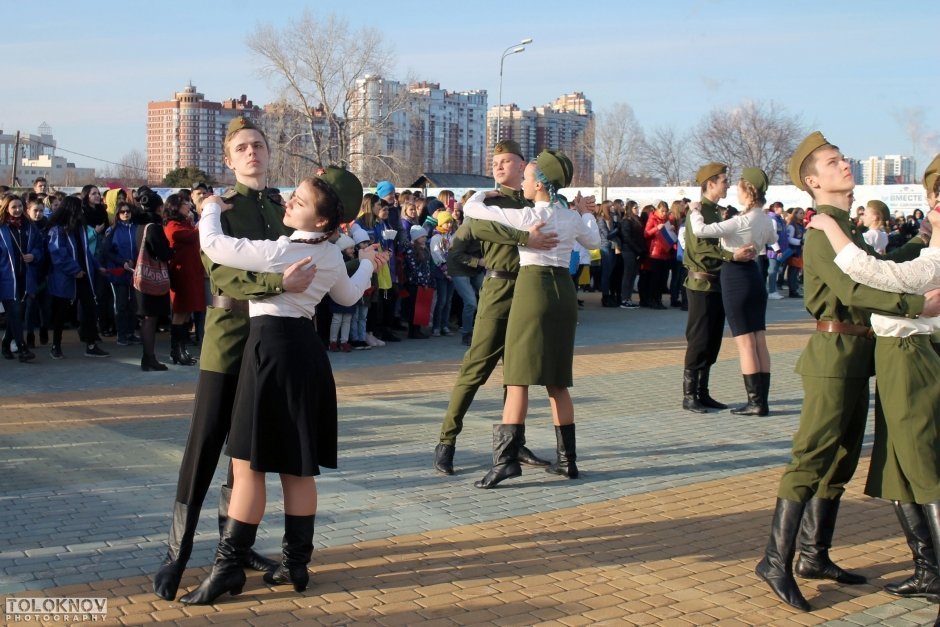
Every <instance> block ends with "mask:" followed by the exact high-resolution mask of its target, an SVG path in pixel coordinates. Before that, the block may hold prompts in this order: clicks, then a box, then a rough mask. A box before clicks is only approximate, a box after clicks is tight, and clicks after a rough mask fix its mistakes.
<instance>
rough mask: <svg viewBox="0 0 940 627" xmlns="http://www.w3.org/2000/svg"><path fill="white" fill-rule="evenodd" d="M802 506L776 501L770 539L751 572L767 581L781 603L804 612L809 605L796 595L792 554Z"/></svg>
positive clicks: (796, 588)
mask: <svg viewBox="0 0 940 627" xmlns="http://www.w3.org/2000/svg"><path fill="white" fill-rule="evenodd" d="M803 507H804V504H803V503H800V502H799V501H788V500H786V499H781V498H778V499H777V507H776V509H775V510H774V520H773V523H771V525H770V540H769V541H768V542H767V549H766V551H765V552H764V558H763V559H762V560H761V561H760V562H758V564H757V568H755V569H754V573H755V574H756V575H757V576H758V577H760V578H761V579H763V580H764V581H766V582H767V585H769V586H770V589H771V590H773V592H774V594H776V595H777V596H778V597H779V598H780V600H781V601H783V602H784V603H786V604H787V605H790V606H792V607H795V608H796V609H798V610H803V611H804V612H808V611H809V610H810V606H809V603H807V602H806V599H805V598H804V597H803V593H802V592H800V588H799V586H797V585H796V579H794V578H793V568H792V564H793V555H794V553H795V552H796V536H797V534H798V533H799V532H800V520H801V519H802V518H803Z"/></svg>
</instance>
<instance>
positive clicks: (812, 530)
mask: <svg viewBox="0 0 940 627" xmlns="http://www.w3.org/2000/svg"><path fill="white" fill-rule="evenodd" d="M838 515H839V499H821V498H817V497H813V498H811V499H810V500H809V502H808V503H807V504H806V511H805V512H804V514H803V524H802V525H801V526H800V540H799V542H800V559H798V560H797V561H796V568H795V570H796V574H797V575H799V576H800V577H803V578H805V579H831V580H832V581H836V582H838V583H844V584H849V585H858V584H863V583H865V582H866V581H868V580H867V579H866V578H865V577H864V576H863V575H857V574H855V573H850V572H847V571H845V570H842V569H841V568H839V567H838V566H836V565H835V563H833V561H832V560H831V559H830V558H829V549H831V548H832V534H833V533H835V530H836V517H837V516H838Z"/></svg>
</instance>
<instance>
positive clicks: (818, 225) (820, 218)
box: [806, 213, 838, 231]
mask: <svg viewBox="0 0 940 627" xmlns="http://www.w3.org/2000/svg"><path fill="white" fill-rule="evenodd" d="M836 226H838V225H837V224H836V221H835V220H834V219H833V218H832V216H827V215H826V214H825V213H817V214H815V215H814V216H813V217H812V218H811V219H810V221H809V222H807V223H806V228H808V229H816V230H818V231H825V230H826V228H828V227H836Z"/></svg>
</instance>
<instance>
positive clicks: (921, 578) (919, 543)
mask: <svg viewBox="0 0 940 627" xmlns="http://www.w3.org/2000/svg"><path fill="white" fill-rule="evenodd" d="M894 513H895V514H897V516H898V522H900V523H901V529H903V530H904V537H905V538H907V546H909V547H911V553H912V554H913V556H914V574H913V575H911V576H910V577H908V578H907V579H905V580H904V581H902V582H900V583H889V584H888V585H886V586H885V592H887V593H888V594H893V595H894V596H898V597H928V598H935V597H940V571H938V567H937V555H936V552H935V551H934V546H933V542H932V541H931V540H930V529H929V528H928V527H927V521H926V520H925V518H924V510H923V509H922V508H921V506H920V505H918V504H917V503H901V502H899V501H894Z"/></svg>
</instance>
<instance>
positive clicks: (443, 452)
mask: <svg viewBox="0 0 940 627" xmlns="http://www.w3.org/2000/svg"><path fill="white" fill-rule="evenodd" d="M454 451H456V446H455V445H453V444H445V443H443V442H441V443H439V444H438V445H437V446H435V447H434V470H436V471H437V472H441V473H444V474H445V475H452V474H454Z"/></svg>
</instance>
